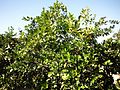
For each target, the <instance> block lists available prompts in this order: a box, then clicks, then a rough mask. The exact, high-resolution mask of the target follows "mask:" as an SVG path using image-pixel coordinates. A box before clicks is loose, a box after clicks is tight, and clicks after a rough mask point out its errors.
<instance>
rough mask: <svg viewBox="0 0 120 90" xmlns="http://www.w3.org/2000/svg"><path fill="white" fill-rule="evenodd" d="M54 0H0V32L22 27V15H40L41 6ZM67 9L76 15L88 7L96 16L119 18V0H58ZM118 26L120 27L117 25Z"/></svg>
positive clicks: (47, 5)
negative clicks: (11, 27)
mask: <svg viewBox="0 0 120 90" xmlns="http://www.w3.org/2000/svg"><path fill="white" fill-rule="evenodd" d="M55 1H56V0H0V33H4V31H6V30H7V29H8V27H9V26H13V27H14V28H15V31H16V32H17V31H18V28H23V27H24V25H26V24H27V23H26V22H24V21H23V20H22V17H23V16H33V17H35V16H37V15H40V13H41V10H42V8H43V7H45V8H48V7H49V6H51V5H52V4H53V3H54V2H55ZM59 1H60V2H63V3H64V4H65V5H66V6H67V7H68V10H69V11H70V12H72V13H74V14H75V16H78V14H79V13H80V11H81V9H82V8H85V7H89V8H90V9H91V11H92V13H93V14H96V15H97V17H102V16H106V17H107V18H108V19H117V20H120V0H59ZM119 28H120V27H119Z"/></svg>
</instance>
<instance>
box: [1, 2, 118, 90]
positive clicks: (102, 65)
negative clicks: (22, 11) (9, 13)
mask: <svg viewBox="0 0 120 90" xmlns="http://www.w3.org/2000/svg"><path fill="white" fill-rule="evenodd" d="M23 19H24V20H25V21H29V22H30V24H28V25H26V26H25V30H26V31H25V32H24V31H20V36H19V37H18V38H15V37H13V35H12V34H10V33H11V32H9V33H7V34H5V35H3V36H2V35H1V42H2V43H3V42H4V41H6V40H8V39H9V40H8V41H6V42H4V44H2V47H0V53H1V57H2V58H0V63H1V64H3V66H2V68H1V69H0V70H1V72H2V73H1V74H0V86H1V87H2V88H3V89H8V90H16V89H18V88H22V89H23V88H30V89H35V90H45V89H50V90H67V89H70V90H82V89H89V90H92V89H100V90H105V89H106V90H111V89H115V85H114V84H113V79H112V75H111V73H113V72H114V71H119V70H117V68H118V67H119V66H120V63H119V58H120V55H119V51H120V50H119V40H118V41H117V42H114V40H112V41H110V40H111V39H110V40H108V41H105V42H103V43H101V44H100V43H98V42H97V40H96V39H97V38H98V37H99V36H105V35H109V34H110V32H111V31H112V29H114V26H115V24H119V22H118V21H115V20H110V21H108V20H106V17H101V18H100V19H99V20H96V16H95V15H93V14H91V13H90V9H88V8H85V9H82V11H81V12H80V15H79V16H78V18H76V17H75V16H74V15H73V14H71V13H70V12H68V10H67V7H66V6H65V5H64V4H62V3H60V2H58V1H56V2H55V3H54V5H53V6H50V7H49V9H48V10H46V9H44V8H43V10H42V12H41V14H40V16H36V17H34V18H33V17H24V18H23ZM103 27H104V28H103ZM6 35H10V36H11V37H10V38H5V37H6ZM2 37H4V38H5V39H2ZM14 40H16V42H14V44H15V45H14V44H13V45H14V47H13V48H12V47H11V46H10V49H11V50H12V52H8V51H7V50H6V49H7V48H8V47H5V50H4V49H3V48H4V46H5V45H7V46H8V45H10V44H11V43H12V42H13V41H14ZM9 42H10V44H8V43H9ZM113 43H115V45H116V46H115V47H114V45H113ZM112 45H113V46H112ZM109 49H110V50H111V51H110V50H109ZM116 49H117V50H116ZM112 51H113V52H112ZM5 52H7V53H8V54H5ZM116 52H117V53H116ZM4 55H5V56H4ZM12 56H13V57H12ZM114 56H115V57H114ZM6 58H7V59H6ZM114 59H115V60H116V61H113V60H114ZM7 60H8V62H7V63H8V64H7V65H6V61H7ZM10 60H11V61H12V62H9V61H10ZM4 71H5V72H4Z"/></svg>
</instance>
